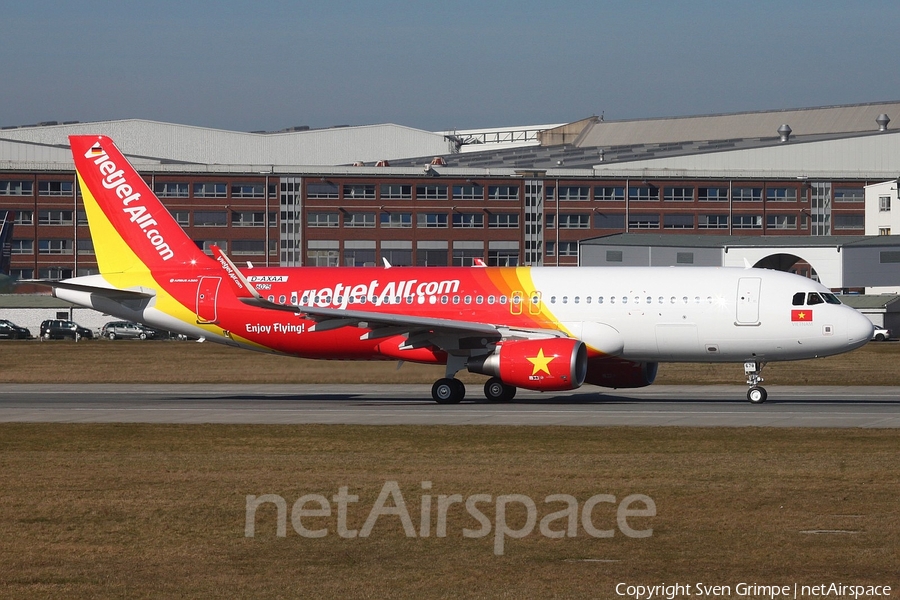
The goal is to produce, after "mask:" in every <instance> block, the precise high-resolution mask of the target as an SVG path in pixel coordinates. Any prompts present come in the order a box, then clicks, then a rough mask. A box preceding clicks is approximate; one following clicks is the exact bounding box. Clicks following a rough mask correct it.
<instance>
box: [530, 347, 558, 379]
mask: <svg viewBox="0 0 900 600" xmlns="http://www.w3.org/2000/svg"><path fill="white" fill-rule="evenodd" d="M525 358H526V359H527V360H528V362H530V363H531V364H533V365H534V370H533V371H532V372H531V374H532V375H537V374H538V373H540V372H541V371H543V372H544V373H546V374H547V375H549V374H550V368H549V367H548V365H549V364H550V361H551V360H553V359H555V358H556V357H555V356H544V349H543V348H541V349H540V350H538V353H537V356H535V357H534V358H528V357H527V356H526V357H525Z"/></svg>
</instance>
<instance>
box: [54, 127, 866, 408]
mask: <svg viewBox="0 0 900 600" xmlns="http://www.w3.org/2000/svg"><path fill="white" fill-rule="evenodd" d="M69 141H70V144H71V149H72V154H73V156H74V160H75V168H76V171H77V175H78V182H79V185H80V188H81V191H82V196H83V200H84V206H85V210H86V212H87V218H88V223H89V226H90V231H91V236H92V238H93V241H94V249H95V252H96V257H97V264H98V266H99V271H100V273H99V274H98V275H90V276H83V277H75V278H71V279H65V280H59V281H53V282H48V281H46V280H45V283H51V284H52V286H53V293H54V295H55V296H57V297H59V298H62V299H65V300H68V301H70V302H73V303H75V304H78V305H82V306H87V307H91V308H94V309H96V310H99V311H101V312H104V313H109V314H111V315H115V316H116V317H118V318H121V319H126V320H129V321H138V322H141V323H146V324H147V325H151V326H153V327H159V328H162V329H168V330H172V331H176V332H179V333H183V334H186V335H190V336H197V337H201V338H203V339H205V340H209V341H211V342H216V343H221V344H226V345H229V346H234V347H238V348H245V349H250V350H257V351H263V352H272V353H278V354H286V355H293V356H298V357H306V358H319V359H340V360H395V361H408V362H414V363H426V364H441V365H445V376H444V377H443V378H441V379H439V380H438V381H436V382H435V383H434V385H433V386H432V398H433V399H434V400H435V401H437V402H438V403H442V404H451V403H458V402H460V401H461V400H462V399H463V398H464V397H465V393H466V390H465V386H464V385H463V383H462V382H460V381H459V379H457V378H456V375H457V373H459V372H460V371H462V370H464V369H465V370H468V371H469V372H473V373H480V374H484V375H487V376H489V377H490V378H489V379H488V380H487V382H486V383H485V385H484V394H485V396H486V398H487V399H488V400H489V401H492V402H508V401H510V400H511V399H512V398H513V396H514V395H515V393H516V389H517V388H524V389H528V390H538V391H547V392H552V391H563V390H573V389H576V388H579V387H580V386H582V385H584V384H593V385H597V386H602V387H606V388H631V387H642V386H646V385H650V384H651V383H653V381H654V379H655V377H656V373H657V369H658V364H659V363H660V362H674V363H680V362H681V363H683V362H717V363H718V362H732V363H743V364H744V371H745V375H746V378H747V385H748V387H749V389H748V391H747V399H748V400H749V401H750V402H752V403H754V404H761V403H763V402H765V401H766V398H767V392H766V390H765V388H764V387H763V386H762V385H760V384H761V382H762V381H763V379H762V377H761V375H760V372H761V370H762V367H763V366H764V365H765V364H766V363H767V362H773V361H783V360H800V359H808V358H815V357H821V356H828V355H833V354H839V353H842V352H847V351H850V350H853V349H855V348H858V347H860V346H862V345H864V344H865V343H866V342H868V340H869V338H870V337H871V335H872V330H873V325H872V323H871V321H869V319H867V318H866V317H865V316H863V315H862V314H860V313H859V312H857V311H856V310H855V309H853V308H850V307H848V306H845V305H843V304H841V302H840V300H839V299H838V298H837V296H835V295H834V294H832V293H831V291H830V290H829V289H828V288H826V287H824V286H822V285H820V284H819V283H817V282H814V281H812V280H810V279H807V278H804V277H800V276H798V275H793V274H790V273H785V272H781V271H773V270H767V269H755V268H749V265H748V267H747V268H743V269H742V268H734V267H490V266H485V265H483V264H481V265H477V266H473V267H407V266H403V267H392V266H391V265H390V264H389V263H388V262H387V261H384V266H383V267H258V266H253V265H251V264H249V263H248V265H247V267H240V268H239V267H238V266H237V265H235V264H234V263H233V262H232V261H231V260H230V259H229V258H228V257H227V256H226V255H225V254H224V253H223V252H222V251H221V250H220V249H219V248H216V247H213V248H212V256H210V255H208V254H206V253H204V251H203V250H201V249H200V248H198V246H197V244H196V243H195V242H193V241H192V240H191V239H190V238H189V237H188V235H187V234H186V233H185V232H184V230H183V229H181V227H180V226H179V225H178V224H177V223H176V221H175V220H174V219H173V218H172V216H171V215H170V214H169V212H168V211H167V210H166V208H165V207H164V206H163V205H162V204H161V203H160V201H159V199H158V198H157V197H156V196H155V195H154V194H153V192H152V191H151V190H150V188H149V187H148V186H147V184H146V183H145V182H144V180H143V179H142V178H141V176H140V175H139V174H138V173H137V172H136V171H135V169H134V168H133V167H132V166H131V165H130V164H129V162H128V161H127V160H126V158H125V156H124V155H123V154H122V153H121V152H120V151H119V149H118V148H117V147H116V146H115V144H114V143H113V141H112V140H111V139H110V138H108V137H105V136H101V135H74V136H70V138H69Z"/></svg>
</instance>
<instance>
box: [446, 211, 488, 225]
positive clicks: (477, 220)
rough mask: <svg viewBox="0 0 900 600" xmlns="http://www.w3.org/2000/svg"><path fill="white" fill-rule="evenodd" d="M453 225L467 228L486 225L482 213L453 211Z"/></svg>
mask: <svg viewBox="0 0 900 600" xmlns="http://www.w3.org/2000/svg"><path fill="white" fill-rule="evenodd" d="M453 226H454V227H462V228H466V229H471V228H477V227H484V214H482V213H453Z"/></svg>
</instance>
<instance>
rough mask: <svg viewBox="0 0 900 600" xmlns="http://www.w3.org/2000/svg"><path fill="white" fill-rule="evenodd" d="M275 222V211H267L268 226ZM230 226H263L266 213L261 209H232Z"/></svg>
mask: <svg viewBox="0 0 900 600" xmlns="http://www.w3.org/2000/svg"><path fill="white" fill-rule="evenodd" d="M274 224H275V213H274V212H270V213H269V226H270V227H271V226H273V225H274ZM231 226H232V227H265V226H266V213H264V212H262V211H232V213H231Z"/></svg>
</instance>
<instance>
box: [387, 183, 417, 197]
mask: <svg viewBox="0 0 900 600" xmlns="http://www.w3.org/2000/svg"><path fill="white" fill-rule="evenodd" d="M411 198H412V186H411V185H401V184H399V183H382V184H381V199H382V200H410V199H411Z"/></svg>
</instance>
